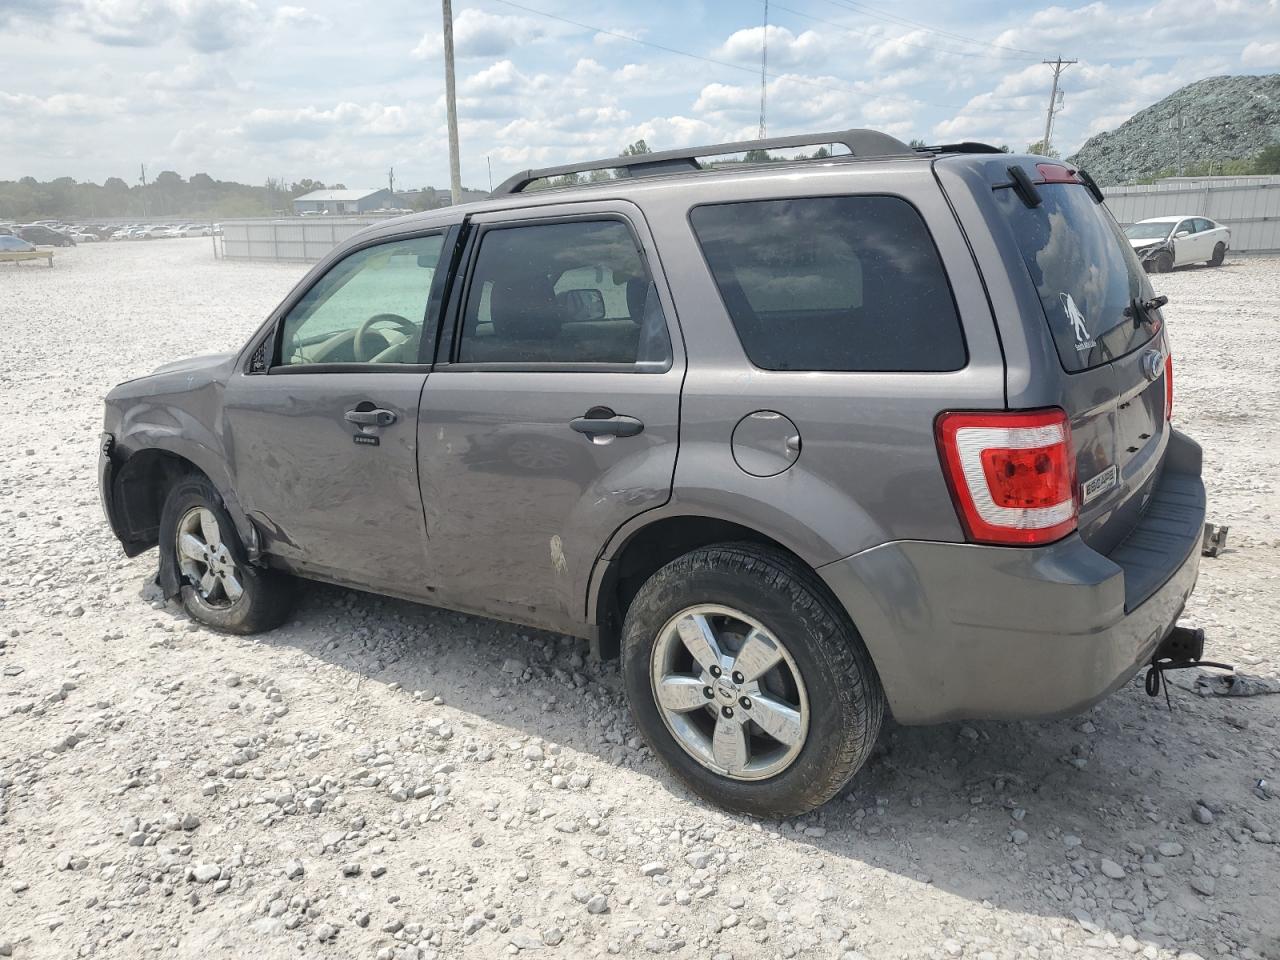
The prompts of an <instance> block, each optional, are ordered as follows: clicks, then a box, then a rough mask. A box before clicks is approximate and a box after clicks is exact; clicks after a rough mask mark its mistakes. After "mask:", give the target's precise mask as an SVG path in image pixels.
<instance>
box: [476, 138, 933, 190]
mask: <svg viewBox="0 0 1280 960" xmlns="http://www.w3.org/2000/svg"><path fill="white" fill-rule="evenodd" d="M828 143H839V144H841V145H843V146H845V147H847V148H848V150H849V152H850V153H851V154H853V155H854V156H855V157H908V156H915V155H916V151H915V150H913V149H912V148H911V147H909V146H907V145H906V144H905V143H903V142H902V141H901V140H898V139H895V138H894V137H891V136H889V135H888V134H885V133H880V132H878V131H876V130H839V131H835V132H832V133H802V134H799V135H797V136H792V137H768V138H766V139H763V140H739V141H737V142H734V143H712V144H708V145H707V146H703V147H682V148H681V149H679V150H663V151H660V152H658V153H642V154H638V155H636V156H630V157H607V158H604V159H602V160H584V161H582V162H580V163H566V164H562V165H560V166H557V167H542V168H541V169H538V170H522V171H521V172H520V173H517V174H516V175H515V176H513V177H509V178H507V179H506V180H504V181H503V182H502V183H500V184H499V185H498V186H497V187H496V188H495V189H494V191H493V194H492V196H495V197H498V196H503V195H505V194H509V193H520V192H521V191H523V190H524V189H525V188H526V187H528V186H529V184H531V183H533V182H534V181H536V180H546V179H548V178H550V177H562V176H564V175H565V174H569V173H585V172H587V171H589V170H621V171H624V172H625V175H626V176H628V177H635V176H646V175H651V174H658V173H677V172H682V171H683V172H688V171H691V170H702V169H703V167H702V165H701V164H700V163H698V158H699V157H717V156H720V155H722V154H726V153H746V152H747V151H748V150H773V149H783V148H787V147H810V146H822V145H823V144H828Z"/></svg>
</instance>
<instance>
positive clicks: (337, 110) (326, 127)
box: [229, 102, 421, 141]
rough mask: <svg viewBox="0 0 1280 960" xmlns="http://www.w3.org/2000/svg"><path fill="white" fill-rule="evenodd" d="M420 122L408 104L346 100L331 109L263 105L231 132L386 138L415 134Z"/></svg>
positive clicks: (256, 136) (266, 136)
mask: <svg viewBox="0 0 1280 960" xmlns="http://www.w3.org/2000/svg"><path fill="white" fill-rule="evenodd" d="M420 125H421V120H420V118H419V119H414V118H413V117H412V116H411V115H410V111H409V109H408V108H407V107H404V106H399V105H384V104H381V103H370V104H357V103H350V102H344V103H339V104H336V105H334V106H333V107H329V108H327V109H321V108H318V107H312V106H308V107H300V108H297V109H286V110H272V109H266V108H262V107H259V108H258V109H256V110H251V111H250V112H249V113H248V114H246V115H245V116H244V118H243V119H242V120H241V121H240V123H239V124H238V125H237V126H236V127H235V128H233V129H232V130H230V131H229V133H231V134H234V135H240V136H243V137H245V138H246V139H248V140H256V141H276V140H309V139H315V138H320V137H326V136H329V135H330V134H338V135H340V136H343V137H347V138H351V137H357V136H361V135H364V136H375V137H383V136H401V135H404V134H407V133H412V132H414V131H415V130H416V129H418V128H419V127H420Z"/></svg>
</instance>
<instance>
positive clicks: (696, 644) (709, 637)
mask: <svg viewBox="0 0 1280 960" xmlns="http://www.w3.org/2000/svg"><path fill="white" fill-rule="evenodd" d="M676 631H677V632H678V633H679V634H680V639H681V640H683V641H684V645H685V646H686V647H688V648H689V652H690V653H691V654H693V659H694V660H696V661H698V663H699V664H700V665H701V667H702V669H704V670H710V669H711V668H712V667H719V666H721V662H720V656H721V655H720V644H719V642H718V641H717V640H716V634H715V631H714V630H712V629H711V621H710V620H709V619H708V618H707V617H706V616H705V615H703V614H700V613H695V614H690V615H689V616H687V617H685V618H684V619H683V620H681V621H680V622H679V623H677V624H676Z"/></svg>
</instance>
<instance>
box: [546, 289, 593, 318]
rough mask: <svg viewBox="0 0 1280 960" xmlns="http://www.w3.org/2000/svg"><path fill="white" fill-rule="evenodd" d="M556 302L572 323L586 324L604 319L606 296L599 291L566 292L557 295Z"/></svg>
mask: <svg viewBox="0 0 1280 960" xmlns="http://www.w3.org/2000/svg"><path fill="white" fill-rule="evenodd" d="M556 300H557V301H558V302H559V303H560V305H561V306H562V307H563V308H564V309H565V311H566V312H567V313H568V315H569V317H568V319H569V321H570V322H574V323H585V322H587V321H589V320H603V319H604V315H605V309H604V294H602V293H601V292H600V291H599V290H593V289H590V288H587V289H584V290H566V291H564V292H563V293H557V294H556Z"/></svg>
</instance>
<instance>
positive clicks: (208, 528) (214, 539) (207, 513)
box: [200, 510, 222, 550]
mask: <svg viewBox="0 0 1280 960" xmlns="http://www.w3.org/2000/svg"><path fill="white" fill-rule="evenodd" d="M200 532H201V533H202V534H204V542H205V543H207V544H208V545H209V547H210V549H213V550H217V549H218V547H220V546H222V531H220V530H219V529H218V518H217V517H215V516H214V515H213V511H212V510H201V511H200Z"/></svg>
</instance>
